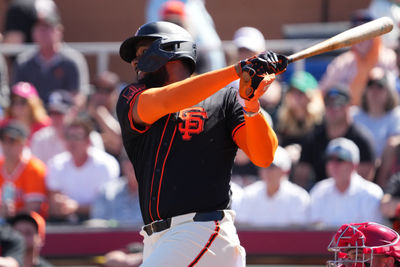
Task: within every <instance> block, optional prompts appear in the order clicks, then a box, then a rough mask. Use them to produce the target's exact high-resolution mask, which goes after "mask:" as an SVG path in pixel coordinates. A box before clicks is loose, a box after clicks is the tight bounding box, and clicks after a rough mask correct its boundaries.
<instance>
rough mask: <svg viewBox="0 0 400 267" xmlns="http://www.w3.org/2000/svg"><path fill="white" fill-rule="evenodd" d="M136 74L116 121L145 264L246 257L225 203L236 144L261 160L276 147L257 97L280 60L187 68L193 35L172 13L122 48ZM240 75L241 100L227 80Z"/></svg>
mask: <svg viewBox="0 0 400 267" xmlns="http://www.w3.org/2000/svg"><path fill="white" fill-rule="evenodd" d="M120 56H121V58H122V59H123V60H124V61H126V62H128V63H130V64H131V66H132V68H133V70H134V72H135V73H136V74H137V77H136V81H135V82H134V83H132V84H130V85H129V86H127V87H126V88H125V89H124V90H123V91H122V92H121V94H120V97H119V100H118V104H117V114H118V120H119V123H120V125H121V129H122V137H123V142H124V147H125V149H126V151H127V154H128V156H129V158H130V160H131V161H132V163H133V165H134V167H135V171H136V177H137V180H138V184H139V197H140V206H141V212H142V217H143V220H144V223H145V225H144V226H143V228H142V230H141V232H140V233H141V235H142V236H143V237H144V240H143V242H144V252H143V254H144V256H143V257H144V259H143V266H207V267H209V266H218V267H221V266H245V251H244V249H243V247H242V246H241V245H240V242H239V239H238V235H237V232H236V229H235V226H234V218H235V213H234V212H233V211H232V210H230V209H229V207H230V195H231V192H230V186H229V182H230V178H231V169H232V165H233V160H234V157H235V154H236V151H237V149H238V147H240V148H241V149H243V151H245V152H246V154H247V155H248V156H249V158H250V159H251V160H252V162H253V163H254V164H256V165H258V166H263V167H266V166H268V165H269V164H270V163H271V162H272V160H273V156H274V153H275V150H276V148H277V146H278V141H277V138H276V135H275V133H274V131H273V130H272V128H271V127H270V125H268V123H267V120H266V119H265V117H264V116H263V114H262V113H261V112H260V104H259V101H258V99H259V97H260V96H261V95H262V94H264V93H265V92H266V90H267V88H268V86H269V85H270V84H271V83H272V81H274V79H275V73H279V72H282V71H284V70H285V69H286V66H287V59H286V57H284V56H282V55H277V54H275V53H273V52H266V53H262V54H260V55H258V56H256V57H253V58H250V59H247V60H244V61H241V62H238V63H237V64H235V65H232V66H229V67H226V68H223V69H219V70H215V71H212V72H208V73H205V74H201V75H197V76H193V77H190V76H191V74H192V73H193V72H194V69H195V66H196V44H195V43H194V41H193V39H192V37H191V36H190V34H189V33H188V32H187V31H186V30H185V29H183V28H181V27H180V26H177V25H175V24H172V23H169V22H152V23H148V24H145V25H143V26H141V27H140V28H139V29H138V31H137V32H136V34H135V35H134V36H133V37H130V38H128V39H126V40H125V41H124V42H123V43H122V45H121V47H120ZM238 78H240V82H239V84H240V88H239V89H240V90H241V91H243V92H246V95H247V96H248V100H245V101H242V102H243V103H244V104H243V106H241V104H240V103H239V101H238V100H239V99H238V98H239V97H240V96H238V94H237V90H235V89H233V88H228V87H226V85H228V84H229V83H231V82H232V81H234V80H236V79H238Z"/></svg>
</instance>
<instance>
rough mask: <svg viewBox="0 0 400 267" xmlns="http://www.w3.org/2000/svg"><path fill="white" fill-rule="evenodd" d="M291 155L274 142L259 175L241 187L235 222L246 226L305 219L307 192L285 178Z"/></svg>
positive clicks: (307, 203)
mask: <svg viewBox="0 0 400 267" xmlns="http://www.w3.org/2000/svg"><path fill="white" fill-rule="evenodd" d="M291 163H292V161H291V159H290V157H289V154H288V152H287V151H286V150H285V149H284V148H283V147H281V146H278V148H277V150H276V152H275V156H274V160H273V162H272V164H271V165H270V166H269V167H268V168H259V170H258V173H259V177H260V178H261V179H260V181H257V182H255V183H253V184H251V185H248V186H247V187H245V188H244V193H243V197H242V199H241V201H240V204H239V208H238V210H237V223H238V224H245V225H249V226H293V225H302V224H304V223H305V222H306V221H307V220H306V218H307V211H308V207H309V203H310V196H309V195H308V192H307V191H306V190H304V189H303V188H302V187H300V186H298V185H296V184H294V183H292V182H290V181H289V173H290V169H291Z"/></svg>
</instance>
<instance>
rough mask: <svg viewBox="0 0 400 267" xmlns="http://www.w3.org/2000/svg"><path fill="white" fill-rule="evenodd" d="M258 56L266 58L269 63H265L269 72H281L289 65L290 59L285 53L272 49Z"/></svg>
mask: <svg viewBox="0 0 400 267" xmlns="http://www.w3.org/2000/svg"><path fill="white" fill-rule="evenodd" d="M257 57H258V58H260V59H261V58H262V59H264V60H265V61H266V62H267V64H266V65H264V67H265V70H266V72H267V73H269V74H272V73H275V74H280V73H282V72H284V71H285V70H286V67H287V65H288V62H289V61H288V59H287V57H286V56H284V55H280V54H277V53H274V52H272V51H265V52H263V53H261V54H259V55H258V56H257Z"/></svg>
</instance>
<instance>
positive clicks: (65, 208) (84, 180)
mask: <svg viewBox="0 0 400 267" xmlns="http://www.w3.org/2000/svg"><path fill="white" fill-rule="evenodd" d="M91 130H92V128H91V124H90V121H89V118H88V117H79V116H78V117H76V118H75V119H73V120H72V121H71V122H70V123H68V124H67V125H66V127H65V130H64V139H65V142H66V148H67V151H66V152H64V153H61V154H58V155H56V156H55V157H53V158H52V159H50V161H49V162H48V176H47V180H46V184H47V188H48V190H49V207H50V209H49V215H50V216H49V217H50V218H52V219H55V220H57V221H58V220H60V221H66V222H79V221H83V220H86V219H88V218H89V212H90V209H91V206H92V204H93V202H94V200H95V198H96V197H97V195H98V194H99V192H100V190H101V188H102V187H103V186H104V185H105V184H106V183H107V182H109V181H111V180H113V179H117V178H118V177H119V174H120V168H119V164H118V162H117V160H116V159H115V158H114V157H113V156H111V155H109V154H107V153H106V152H104V151H101V150H99V149H96V148H93V147H91V145H90V140H89V133H90V132H91Z"/></svg>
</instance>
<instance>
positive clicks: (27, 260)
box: [8, 211, 53, 267]
mask: <svg viewBox="0 0 400 267" xmlns="http://www.w3.org/2000/svg"><path fill="white" fill-rule="evenodd" d="M8 222H9V224H10V225H11V226H12V227H13V228H14V229H15V230H16V231H17V232H19V233H20V234H21V235H22V236H23V237H24V239H25V255H24V264H23V265H22V266H21V267H51V266H53V265H52V264H50V263H49V262H48V261H47V260H45V259H44V258H43V257H41V256H40V251H41V249H42V247H43V246H44V244H45V238H46V221H45V219H44V218H43V217H42V216H41V215H40V214H38V213H36V212H34V211H31V212H20V213H18V214H16V215H15V216H14V217H12V218H10V219H9V220H8Z"/></svg>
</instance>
